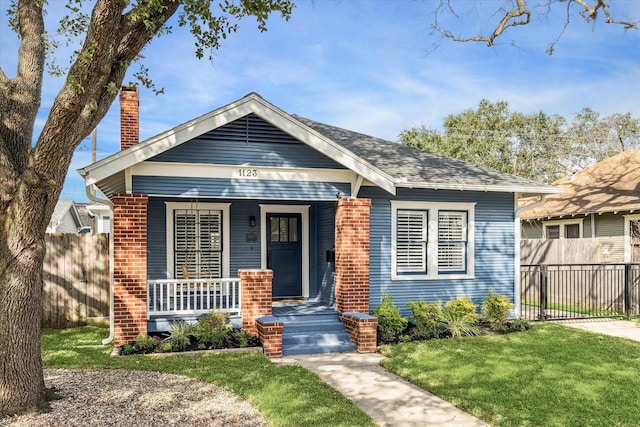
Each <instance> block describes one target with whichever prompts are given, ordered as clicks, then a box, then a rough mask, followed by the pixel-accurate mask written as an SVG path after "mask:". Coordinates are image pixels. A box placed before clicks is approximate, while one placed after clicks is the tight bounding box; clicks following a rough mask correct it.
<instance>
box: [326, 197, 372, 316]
mask: <svg viewBox="0 0 640 427" xmlns="http://www.w3.org/2000/svg"><path fill="white" fill-rule="evenodd" d="M370 211H371V200H370V199H356V198H342V199H340V200H338V205H337V207H336V225H335V227H336V228H335V241H336V248H335V251H336V263H335V305H336V310H337V311H339V312H341V313H344V312H357V313H366V314H368V313H369V216H370Z"/></svg>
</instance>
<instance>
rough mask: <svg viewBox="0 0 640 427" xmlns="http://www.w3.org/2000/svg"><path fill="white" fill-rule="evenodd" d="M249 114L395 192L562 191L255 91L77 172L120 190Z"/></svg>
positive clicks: (545, 192) (87, 180)
mask: <svg viewBox="0 0 640 427" xmlns="http://www.w3.org/2000/svg"><path fill="white" fill-rule="evenodd" d="M248 114H255V115H256V116H258V117H260V118H262V119H263V120H265V121H266V122H268V123H270V124H272V125H273V126H275V127H277V128H279V129H280V130H282V131H283V132H285V133H287V134H289V135H291V136H292V137H294V138H296V139H297V140H299V141H301V142H303V143H305V144H307V145H309V146H310V147H312V148H314V149H315V150H317V151H318V152H320V153H322V154H323V155H325V156H327V157H329V158H331V159H333V160H335V161H336V162H338V163H339V164H341V165H342V166H344V167H345V168H347V169H350V170H352V171H353V172H355V173H357V174H358V175H360V176H362V177H363V178H364V179H366V180H367V181H369V182H371V183H373V184H375V185H377V186H379V187H381V188H382V189H384V190H385V191H387V192H389V193H391V194H395V192H396V188H397V187H411V188H432V189H455V190H475V191H496V192H514V193H515V192H519V193H534V194H541V193H544V194H547V193H555V192H558V191H559V190H557V189H555V188H553V187H550V186H548V185H545V184H539V183H536V182H533V181H530V180H527V179H523V178H519V177H516V176H513V175H509V174H504V173H501V172H498V171H494V170H491V169H487V168H483V167H480V166H476V165H472V164H470V163H466V162H463V161H460V160H455V159H450V158H447V157H444V156H440V155H437V154H433V153H428V152H426V151H423V150H419V149H417V148H414V147H408V146H405V145H403V144H399V143H394V142H390V141H385V140H383V139H380V138H375V137H372V136H368V135H364V134H360V133H357V132H352V131H349V130H346V129H341V128H337V127H334V126H330V125H325V124H322V123H318V122H315V121H313V120H309V119H305V118H303V117H300V116H296V115H290V114H287V113H285V112H284V111H282V110H280V109H279V108H278V107H276V106H274V105H273V104H271V103H269V102H267V101H265V100H264V99H263V98H262V97H261V96H260V95H258V94H256V93H250V94H248V95H246V96H245V97H243V98H241V99H240V100H238V101H235V102H233V103H231V104H228V105H226V106H224V107H221V108H218V109H216V110H214V111H212V112H210V113H207V114H205V115H203V116H200V117H198V118H196V119H193V120H191V121H189V122H187V123H184V124H182V125H179V126H177V127H175V128H173V129H170V130H168V131H166V132H163V133H161V134H159V135H157V136H154V137H152V138H149V139H147V140H146V141H143V142H141V143H139V144H137V145H135V146H133V147H131V148H128V149H126V150H123V151H121V152H119V153H116V154H113V155H111V156H109V157H107V158H105V159H102V160H100V161H98V162H96V163H94V164H92V165H89V166H86V167H84V168H81V169H78V172H79V173H80V174H81V175H82V176H83V177H84V178H85V182H86V184H87V185H91V184H98V186H99V187H101V186H108V187H109V188H110V190H111V191H110V192H111V193H113V192H115V191H116V190H114V189H117V190H119V191H123V190H124V180H125V173H124V172H125V170H126V169H127V168H129V167H132V166H134V165H136V164H138V163H140V162H143V161H145V160H148V159H150V158H151V157H153V156H155V155H158V154H160V153H162V152H165V151H167V150H169V149H171V148H173V147H176V146H178V145H180V144H183V143H185V142H187V141H190V140H192V139H194V138H196V137H198V136H200V135H203V134H204V133H206V132H209V131H211V130H213V129H216V128H219V127H221V126H224V125H226V124H228V123H231V122H233V121H234V120H237V119H240V118H242V117H245V116H247V115H248ZM103 192H104V191H103ZM108 193H109V191H107V192H106V193H105V194H107V195H109V194H108Z"/></svg>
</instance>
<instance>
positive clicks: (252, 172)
mask: <svg viewBox="0 0 640 427" xmlns="http://www.w3.org/2000/svg"><path fill="white" fill-rule="evenodd" d="M238 175H239V176H240V177H241V178H256V177H257V176H258V170H257V169H238Z"/></svg>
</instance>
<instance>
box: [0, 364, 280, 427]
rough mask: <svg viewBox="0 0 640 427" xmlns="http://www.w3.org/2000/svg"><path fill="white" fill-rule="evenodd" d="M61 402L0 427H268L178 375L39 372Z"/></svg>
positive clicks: (237, 402) (213, 389)
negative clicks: (47, 409) (49, 408)
mask: <svg viewBox="0 0 640 427" xmlns="http://www.w3.org/2000/svg"><path fill="white" fill-rule="evenodd" d="M44 379H45V384H46V386H47V387H50V388H51V387H54V388H55V389H56V391H57V394H58V395H59V396H60V397H61V399H58V400H54V401H52V402H51V408H52V410H51V412H49V413H44V414H37V415H23V416H19V417H10V418H3V419H0V426H12V427H23V426H24V427H26V426H29V427H31V426H37V427H45V426H47V427H48V426H65V427H76V426H77V427H81V426H82V427H85V426H88V427H93V426H95V427H102V426H124V425H126V426H129V427H138V426H140V427H148V426H188V427H200V426H247V427H253V426H256V427H258V426H260V427H262V426H268V425H269V423H268V422H267V420H266V419H265V418H264V416H263V415H262V414H260V412H258V410H257V409H256V408H255V407H253V406H252V405H251V404H250V403H249V402H247V401H246V400H244V399H242V398H240V397H238V396H236V395H235V394H233V393H232V392H230V391H228V390H225V389H223V388H221V387H219V386H217V385H215V384H210V383H207V382H204V381H199V380H195V379H192V378H188V377H184V376H181V375H173V374H165V373H159V372H148V371H129V370H111V369H98V370H84V369H45V371H44Z"/></svg>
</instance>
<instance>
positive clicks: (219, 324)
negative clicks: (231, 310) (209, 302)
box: [191, 311, 233, 348]
mask: <svg viewBox="0 0 640 427" xmlns="http://www.w3.org/2000/svg"><path fill="white" fill-rule="evenodd" d="M232 329H233V327H232V326H231V324H230V323H229V315H228V314H226V313H216V312H214V311H210V312H209V313H208V314H207V315H206V316H204V317H201V318H199V319H198V323H196V324H195V325H193V327H192V328H191V334H192V335H193V336H194V337H195V339H196V340H197V341H198V346H202V347H203V348H207V347H209V348H224V347H226V345H227V342H228V336H229V333H230V332H231V330H232Z"/></svg>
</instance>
